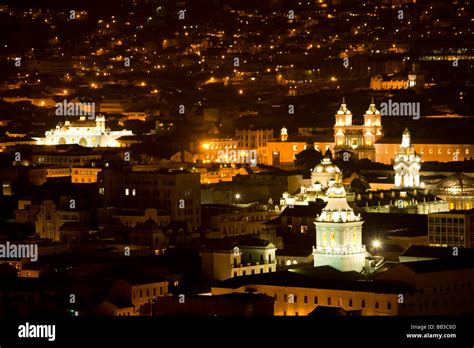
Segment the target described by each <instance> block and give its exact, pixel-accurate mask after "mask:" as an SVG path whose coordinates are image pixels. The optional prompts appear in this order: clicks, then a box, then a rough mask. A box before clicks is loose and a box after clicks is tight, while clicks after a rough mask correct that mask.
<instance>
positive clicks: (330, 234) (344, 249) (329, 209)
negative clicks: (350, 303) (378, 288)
mask: <svg viewBox="0 0 474 348" xmlns="http://www.w3.org/2000/svg"><path fill="white" fill-rule="evenodd" d="M327 197H328V203H327V205H326V207H324V209H323V211H322V213H321V214H320V215H319V216H318V217H317V218H316V221H315V222H314V224H315V225H316V247H313V255H314V267H318V266H326V265H327V266H331V267H334V268H336V269H338V270H339V271H342V272H346V271H356V272H361V271H362V270H363V268H364V266H365V257H366V254H367V251H366V249H365V245H363V244H362V224H363V221H362V219H361V217H360V215H358V216H356V215H355V214H354V211H353V210H352V208H351V207H350V206H349V204H348V203H347V194H346V190H345V188H344V186H343V185H342V184H341V183H340V182H337V183H335V184H334V185H333V186H332V187H330V188H329V189H328V191H327Z"/></svg>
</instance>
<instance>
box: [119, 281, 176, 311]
mask: <svg viewBox="0 0 474 348" xmlns="http://www.w3.org/2000/svg"><path fill="white" fill-rule="evenodd" d="M150 277H151V276H149V277H148V278H150ZM127 278H129V279H127V280H118V281H116V282H115V283H114V284H113V286H112V288H111V289H110V296H111V298H112V299H115V300H122V301H127V303H131V304H132V305H133V306H134V308H135V313H137V312H138V311H139V309H140V307H141V306H143V305H144V304H146V303H149V302H150V301H152V300H153V299H155V298H157V297H158V296H167V295H168V285H169V282H168V281H167V280H161V279H157V280H151V279H146V277H143V279H140V277H139V276H135V277H134V276H130V277H127Z"/></svg>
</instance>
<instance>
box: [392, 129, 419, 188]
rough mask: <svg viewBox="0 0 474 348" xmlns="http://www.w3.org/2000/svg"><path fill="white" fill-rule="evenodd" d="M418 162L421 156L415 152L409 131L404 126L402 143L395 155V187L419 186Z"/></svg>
mask: <svg viewBox="0 0 474 348" xmlns="http://www.w3.org/2000/svg"><path fill="white" fill-rule="evenodd" d="M420 162H421V158H420V156H418V154H417V153H416V152H415V147H414V146H413V145H412V144H411V140H410V132H409V131H408V128H405V131H404V132H403V138H402V144H401V145H400V150H399V151H398V154H397V156H396V157H395V164H394V165H393V169H394V170H395V187H397V188H399V187H401V188H408V187H418V186H420V174H419V171H420Z"/></svg>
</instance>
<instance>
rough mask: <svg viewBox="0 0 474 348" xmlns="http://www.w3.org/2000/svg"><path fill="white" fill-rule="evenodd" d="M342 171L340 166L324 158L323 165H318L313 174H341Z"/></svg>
mask: <svg viewBox="0 0 474 348" xmlns="http://www.w3.org/2000/svg"><path fill="white" fill-rule="evenodd" d="M340 172H341V170H340V169H339V167H338V166H336V165H335V164H333V163H332V162H331V159H329V158H327V157H326V158H323V160H322V161H321V163H319V164H318V165H316V167H314V169H313V173H340Z"/></svg>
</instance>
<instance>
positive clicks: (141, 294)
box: [140, 290, 143, 298]
mask: <svg viewBox="0 0 474 348" xmlns="http://www.w3.org/2000/svg"><path fill="white" fill-rule="evenodd" d="M142 297H143V293H142V291H141V290H140V298H142Z"/></svg>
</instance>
